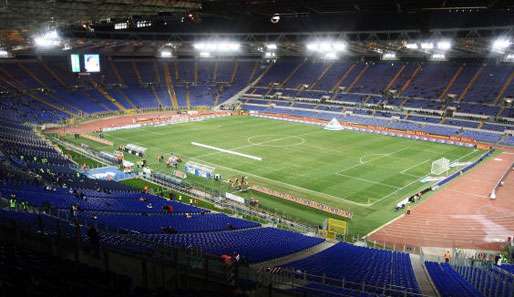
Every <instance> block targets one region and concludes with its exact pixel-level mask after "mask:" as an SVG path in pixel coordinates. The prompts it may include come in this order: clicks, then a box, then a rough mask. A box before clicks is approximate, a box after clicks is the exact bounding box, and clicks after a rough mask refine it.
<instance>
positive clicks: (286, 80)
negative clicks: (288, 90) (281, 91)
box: [280, 60, 305, 87]
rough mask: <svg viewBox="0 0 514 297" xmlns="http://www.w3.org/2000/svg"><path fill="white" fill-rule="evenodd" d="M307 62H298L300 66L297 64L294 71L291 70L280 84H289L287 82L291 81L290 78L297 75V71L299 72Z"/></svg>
mask: <svg viewBox="0 0 514 297" xmlns="http://www.w3.org/2000/svg"><path fill="white" fill-rule="evenodd" d="M304 64H305V60H304V61H303V62H302V63H300V64H298V66H296V67H295V68H294V69H293V71H291V73H289V75H288V76H287V77H286V79H284V81H282V83H281V84H280V86H282V87H284V86H285V85H287V83H288V82H289V80H290V79H291V78H292V77H293V75H295V73H296V72H298V70H299V69H300V68H301V67H302V66H303V65H304Z"/></svg>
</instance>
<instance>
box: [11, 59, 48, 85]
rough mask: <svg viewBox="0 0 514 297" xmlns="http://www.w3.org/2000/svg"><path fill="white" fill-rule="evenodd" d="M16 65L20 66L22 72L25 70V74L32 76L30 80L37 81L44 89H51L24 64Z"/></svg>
mask: <svg viewBox="0 0 514 297" xmlns="http://www.w3.org/2000/svg"><path fill="white" fill-rule="evenodd" d="M16 65H18V67H19V68H20V69H21V70H23V72H25V73H26V74H27V75H28V76H30V78H32V79H33V80H35V81H37V83H38V84H40V85H41V87H42V88H45V89H49V87H48V86H47V85H46V84H45V83H44V82H43V81H41V80H40V79H39V78H38V77H37V76H36V75H35V74H34V73H33V72H32V71H31V70H30V69H28V68H27V67H26V66H25V65H23V63H19V62H18V63H16Z"/></svg>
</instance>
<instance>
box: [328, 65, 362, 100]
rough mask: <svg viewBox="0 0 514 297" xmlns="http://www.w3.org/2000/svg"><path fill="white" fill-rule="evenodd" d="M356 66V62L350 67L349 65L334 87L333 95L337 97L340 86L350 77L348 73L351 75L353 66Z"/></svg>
mask: <svg viewBox="0 0 514 297" xmlns="http://www.w3.org/2000/svg"><path fill="white" fill-rule="evenodd" d="M355 66H356V64H352V65H351V66H350V67H348V69H346V71H345V72H344V73H343V75H342V76H341V77H340V78H339V79H338V80H337V82H336V84H335V86H334V87H333V88H332V92H334V96H333V97H335V95H336V93H337V91H338V89H339V87H340V86H341V84H342V83H343V81H344V80H345V79H346V78H347V77H348V75H350V73H351V72H352V70H353V68H355Z"/></svg>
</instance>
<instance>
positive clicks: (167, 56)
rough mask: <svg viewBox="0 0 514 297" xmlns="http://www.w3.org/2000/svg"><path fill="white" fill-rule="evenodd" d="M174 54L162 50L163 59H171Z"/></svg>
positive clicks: (167, 50) (168, 50)
mask: <svg viewBox="0 0 514 297" xmlns="http://www.w3.org/2000/svg"><path fill="white" fill-rule="evenodd" d="M171 57H173V54H172V52H171V50H170V49H162V50H161V58H171Z"/></svg>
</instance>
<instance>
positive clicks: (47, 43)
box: [34, 30, 61, 48]
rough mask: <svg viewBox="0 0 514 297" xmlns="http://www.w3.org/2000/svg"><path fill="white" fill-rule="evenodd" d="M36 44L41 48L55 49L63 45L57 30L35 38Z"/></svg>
mask: <svg viewBox="0 0 514 297" xmlns="http://www.w3.org/2000/svg"><path fill="white" fill-rule="evenodd" d="M34 43H35V44H36V46H39V47H45V48H48V47H55V46H59V45H60V44H61V37H60V36H59V34H58V33H57V31H56V30H52V31H48V32H45V33H43V34H41V35H38V36H36V37H34Z"/></svg>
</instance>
